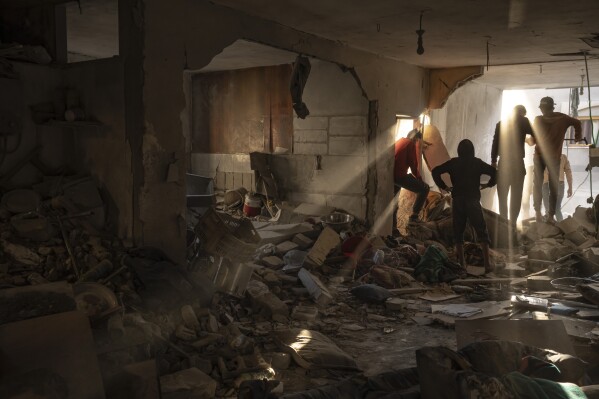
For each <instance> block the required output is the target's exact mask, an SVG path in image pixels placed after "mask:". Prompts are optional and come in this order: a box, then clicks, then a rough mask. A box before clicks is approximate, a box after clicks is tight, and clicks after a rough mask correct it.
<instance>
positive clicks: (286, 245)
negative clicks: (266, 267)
mask: <svg viewBox="0 0 599 399" xmlns="http://www.w3.org/2000/svg"><path fill="white" fill-rule="evenodd" d="M293 249H298V245H297V244H296V243H294V242H292V241H284V242H282V243H280V244H279V245H277V249H276V253H278V254H286V253H287V252H289V251H291V250H293Z"/></svg>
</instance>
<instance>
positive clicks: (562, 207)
mask: <svg viewBox="0 0 599 399" xmlns="http://www.w3.org/2000/svg"><path fill="white" fill-rule="evenodd" d="M588 179H589V174H588V173H587V177H585V178H584V180H583V181H582V183H580V184H579V185H578V187H576V190H574V192H573V193H572V196H571V197H570V198H568V200H567V201H566V202H565V203H563V204H562V206H561V208H560V209H564V207H565V206H566V205H568V202H570V201H571V200H572V198H574V196H575V195H576V193H577V192H578V190H579V189H580V187H582V185H583V184H584V183H586V181H587V180H588Z"/></svg>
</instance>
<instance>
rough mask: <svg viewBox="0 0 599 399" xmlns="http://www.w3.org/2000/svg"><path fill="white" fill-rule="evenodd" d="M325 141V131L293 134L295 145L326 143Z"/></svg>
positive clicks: (326, 135)
mask: <svg viewBox="0 0 599 399" xmlns="http://www.w3.org/2000/svg"><path fill="white" fill-rule="evenodd" d="M327 139H328V132H327V131H326V130H297V131H295V132H294V133H293V141H294V142H295V143H326V142H327Z"/></svg>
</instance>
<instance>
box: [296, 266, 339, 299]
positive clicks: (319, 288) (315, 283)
mask: <svg viewBox="0 0 599 399" xmlns="http://www.w3.org/2000/svg"><path fill="white" fill-rule="evenodd" d="M297 276H298V277H299V279H300V281H301V282H302V284H303V285H304V287H306V288H307V289H308V293H309V294H310V296H311V297H312V299H313V300H314V302H316V303H317V304H318V305H320V306H327V305H329V304H330V303H331V302H333V296H332V295H331V293H330V292H329V290H328V289H327V287H326V286H325V285H324V284H323V283H322V281H320V279H319V278H318V277H316V276H314V275H313V274H312V273H310V272H309V271H308V270H306V269H304V268H301V269H300V271H299V273H298V275H297Z"/></svg>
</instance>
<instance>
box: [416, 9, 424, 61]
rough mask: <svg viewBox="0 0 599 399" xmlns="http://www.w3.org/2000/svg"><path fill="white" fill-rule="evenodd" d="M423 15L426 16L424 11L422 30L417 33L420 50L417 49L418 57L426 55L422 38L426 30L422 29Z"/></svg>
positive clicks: (422, 13)
mask: <svg viewBox="0 0 599 399" xmlns="http://www.w3.org/2000/svg"><path fill="white" fill-rule="evenodd" d="M422 15H424V11H420V28H419V29H418V30H417V31H416V34H417V35H418V48H417V49H416V53H417V54H418V55H422V54H424V46H423V45H422V36H423V35H424V29H422Z"/></svg>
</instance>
